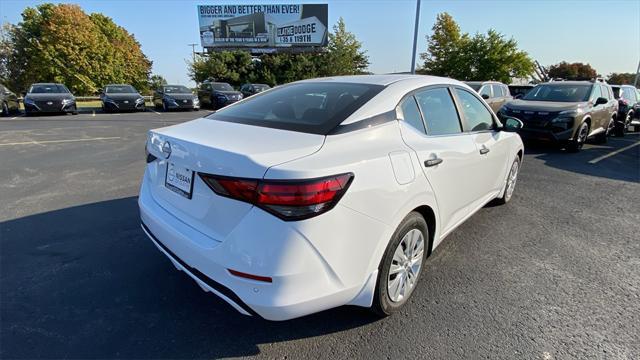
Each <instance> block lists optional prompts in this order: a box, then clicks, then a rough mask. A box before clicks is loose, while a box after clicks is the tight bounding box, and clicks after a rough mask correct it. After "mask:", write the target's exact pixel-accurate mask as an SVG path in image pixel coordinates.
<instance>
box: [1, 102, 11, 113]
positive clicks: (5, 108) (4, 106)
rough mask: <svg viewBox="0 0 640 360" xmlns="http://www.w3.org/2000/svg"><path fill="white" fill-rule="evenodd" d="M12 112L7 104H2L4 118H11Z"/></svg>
mask: <svg viewBox="0 0 640 360" xmlns="http://www.w3.org/2000/svg"><path fill="white" fill-rule="evenodd" d="M10 114H11V112H10V111H9V105H7V103H6V102H3V103H2V116H9V115H10Z"/></svg>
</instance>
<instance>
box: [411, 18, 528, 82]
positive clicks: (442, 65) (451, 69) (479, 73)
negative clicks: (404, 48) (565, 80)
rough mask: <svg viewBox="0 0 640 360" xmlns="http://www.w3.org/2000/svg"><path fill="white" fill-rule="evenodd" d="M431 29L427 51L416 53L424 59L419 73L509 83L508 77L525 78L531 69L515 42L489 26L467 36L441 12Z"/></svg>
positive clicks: (524, 54) (526, 57)
mask: <svg viewBox="0 0 640 360" xmlns="http://www.w3.org/2000/svg"><path fill="white" fill-rule="evenodd" d="M432 30H433V34H431V35H430V36H428V37H427V44H428V45H427V52H425V53H423V54H421V55H420V57H421V58H422V59H423V60H424V64H423V66H422V69H420V71H419V72H421V73H424V74H430V75H437V76H447V77H451V78H454V79H458V80H497V81H502V82H504V83H509V82H511V79H512V78H522V77H527V76H529V75H531V74H532V73H533V71H534V63H533V61H532V60H531V58H529V55H528V54H527V53H526V52H524V51H522V50H519V49H518V43H517V42H516V41H515V40H514V39H505V37H504V35H502V34H500V33H499V32H497V31H495V30H493V29H490V30H489V31H487V33H486V34H480V33H478V34H476V35H474V36H470V35H469V34H467V33H461V31H460V27H459V26H458V24H457V23H456V22H455V21H454V20H453V18H452V17H451V15H449V14H447V13H441V14H438V16H437V18H436V22H435V24H434V25H433V28H432Z"/></svg>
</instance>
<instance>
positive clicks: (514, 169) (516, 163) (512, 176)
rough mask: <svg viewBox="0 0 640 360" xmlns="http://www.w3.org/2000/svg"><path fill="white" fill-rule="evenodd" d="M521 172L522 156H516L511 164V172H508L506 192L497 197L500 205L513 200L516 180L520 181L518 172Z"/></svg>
mask: <svg viewBox="0 0 640 360" xmlns="http://www.w3.org/2000/svg"><path fill="white" fill-rule="evenodd" d="M519 172H520V158H519V157H516V159H515V160H513V163H512V164H511V168H510V169H509V174H507V182H506V183H505V185H504V193H502V196H501V197H499V198H496V203H498V204H499V205H504V204H506V203H508V202H509V200H511V197H512V196H513V191H514V190H515V188H516V182H517V181H518V173H519Z"/></svg>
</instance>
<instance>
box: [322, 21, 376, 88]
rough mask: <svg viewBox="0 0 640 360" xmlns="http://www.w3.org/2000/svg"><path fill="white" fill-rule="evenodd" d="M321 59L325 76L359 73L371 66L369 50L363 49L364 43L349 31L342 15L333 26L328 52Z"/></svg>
mask: <svg viewBox="0 0 640 360" xmlns="http://www.w3.org/2000/svg"><path fill="white" fill-rule="evenodd" d="M319 60H320V61H321V64H320V72H321V73H322V75H323V76H334V75H358V74H363V73H365V72H366V70H367V68H368V67H369V57H368V56H367V52H366V51H365V50H362V43H361V42H360V41H358V39H356V36H355V35H354V34H353V33H351V32H349V31H347V26H346V24H345V23H344V19H342V17H341V18H340V19H338V22H337V23H336V24H335V25H334V26H333V33H330V34H329V44H328V46H327V52H326V53H324V54H323V56H321V57H320V59H319Z"/></svg>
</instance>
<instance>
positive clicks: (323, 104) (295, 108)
mask: <svg viewBox="0 0 640 360" xmlns="http://www.w3.org/2000/svg"><path fill="white" fill-rule="evenodd" d="M382 89H384V86H382V85H371V84H354V83H337V82H302V83H294V84H290V85H284V86H281V87H279V88H276V89H274V90H272V91H267V92H264V93H259V94H258V95H255V96H252V97H250V98H247V99H246V100H244V101H243V102H241V103H238V104H236V105H233V106H230V107H227V108H223V109H222V110H219V111H217V112H215V113H213V114H211V115H209V116H208V118H210V119H214V120H220V121H229V122H236V123H240V124H246V125H254V126H264V127H270V128H276V129H283V130H291V131H299V132H305V133H311V134H322V135H324V134H328V133H329V132H330V131H331V130H332V129H333V128H335V127H336V126H338V125H339V124H340V123H341V122H342V121H344V120H345V119H346V118H347V117H349V115H351V114H352V113H353V112H354V111H356V110H357V109H358V108H360V107H361V106H362V105H364V104H365V103H366V102H367V101H369V100H371V98H373V97H374V96H375V95H376V94H378V93H379V92H380V91H382Z"/></svg>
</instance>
